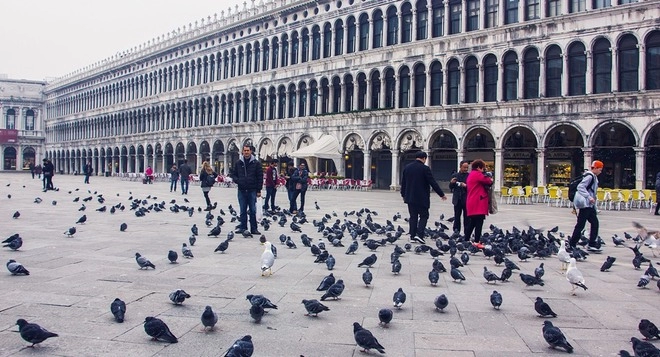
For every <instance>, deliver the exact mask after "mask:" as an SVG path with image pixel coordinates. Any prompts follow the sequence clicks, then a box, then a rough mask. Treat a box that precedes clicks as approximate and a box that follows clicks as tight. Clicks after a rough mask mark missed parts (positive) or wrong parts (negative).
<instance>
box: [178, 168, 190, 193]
mask: <svg viewBox="0 0 660 357" xmlns="http://www.w3.org/2000/svg"><path fill="white" fill-rule="evenodd" d="M190 174H192V169H191V168H190V165H188V160H183V164H181V165H180V166H179V175H180V176H181V194H182V195H187V194H188V180H189V179H190Z"/></svg>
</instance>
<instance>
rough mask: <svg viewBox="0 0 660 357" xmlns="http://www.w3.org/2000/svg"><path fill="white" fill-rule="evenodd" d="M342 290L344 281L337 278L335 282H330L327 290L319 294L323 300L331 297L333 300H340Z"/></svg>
mask: <svg viewBox="0 0 660 357" xmlns="http://www.w3.org/2000/svg"><path fill="white" fill-rule="evenodd" d="M343 292H344V281H343V280H342V279H339V280H337V282H336V283H334V284H332V286H330V287H329V288H328V291H326V292H325V294H323V296H321V301H325V300H326V299H328V298H333V299H335V300H340V299H341V298H340V297H339V296H341V294H342V293H343Z"/></svg>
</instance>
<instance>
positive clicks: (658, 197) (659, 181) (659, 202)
mask: <svg viewBox="0 0 660 357" xmlns="http://www.w3.org/2000/svg"><path fill="white" fill-rule="evenodd" d="M658 209H660V171H658V173H657V174H656V175H655V215H656V216H660V213H658Z"/></svg>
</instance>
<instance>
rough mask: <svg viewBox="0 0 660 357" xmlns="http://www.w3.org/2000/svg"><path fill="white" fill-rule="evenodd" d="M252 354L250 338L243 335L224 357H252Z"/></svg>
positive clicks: (252, 348)
mask: <svg viewBox="0 0 660 357" xmlns="http://www.w3.org/2000/svg"><path fill="white" fill-rule="evenodd" d="M252 353H254V344H253V343H252V336H250V335H245V336H243V337H241V338H240V339H238V340H236V341H235V342H234V344H233V345H231V347H229V350H227V353H226V354H225V357H244V356H252Z"/></svg>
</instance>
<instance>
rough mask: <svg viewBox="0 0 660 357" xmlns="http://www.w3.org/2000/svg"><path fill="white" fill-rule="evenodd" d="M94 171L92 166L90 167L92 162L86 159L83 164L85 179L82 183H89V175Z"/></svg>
mask: <svg viewBox="0 0 660 357" xmlns="http://www.w3.org/2000/svg"><path fill="white" fill-rule="evenodd" d="M92 172H94V168H93V167H92V162H91V161H87V163H86V164H85V165H84V166H83V174H84V175H85V181H84V183H87V184H88V183H89V176H90V175H91V174H92Z"/></svg>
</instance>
